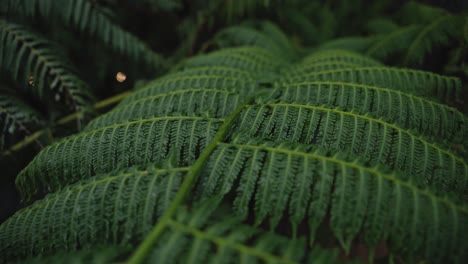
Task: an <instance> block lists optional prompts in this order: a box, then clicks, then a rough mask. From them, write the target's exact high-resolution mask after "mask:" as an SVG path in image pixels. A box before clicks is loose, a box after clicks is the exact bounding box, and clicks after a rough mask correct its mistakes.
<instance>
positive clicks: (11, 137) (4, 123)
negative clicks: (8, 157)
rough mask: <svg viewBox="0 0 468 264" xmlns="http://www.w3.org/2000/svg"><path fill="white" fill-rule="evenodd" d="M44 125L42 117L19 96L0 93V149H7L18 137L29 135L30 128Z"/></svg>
mask: <svg viewBox="0 0 468 264" xmlns="http://www.w3.org/2000/svg"><path fill="white" fill-rule="evenodd" d="M44 125H45V121H44V118H43V117H42V116H41V114H40V113H38V112H37V111H36V110H35V109H32V108H31V107H29V106H28V105H27V104H25V103H24V102H23V101H21V100H20V99H19V98H17V97H14V96H12V95H0V131H1V137H0V150H1V151H4V150H7V149H8V148H9V147H11V146H12V145H13V143H14V142H16V141H17V140H18V137H20V138H21V137H22V136H25V135H30V134H31V133H32V131H30V129H32V128H33V129H34V128H35V129H39V128H41V127H43V126H44Z"/></svg>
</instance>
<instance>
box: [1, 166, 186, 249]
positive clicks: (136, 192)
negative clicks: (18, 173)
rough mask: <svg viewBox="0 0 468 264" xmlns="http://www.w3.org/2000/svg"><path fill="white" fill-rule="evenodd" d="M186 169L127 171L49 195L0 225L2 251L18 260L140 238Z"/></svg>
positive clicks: (86, 180)
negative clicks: (19, 229)
mask: <svg viewBox="0 0 468 264" xmlns="http://www.w3.org/2000/svg"><path fill="white" fill-rule="evenodd" d="M186 171H187V168H173V169H158V168H154V167H148V168H147V169H145V170H141V169H140V170H136V169H128V170H124V171H120V172H117V173H110V174H105V175H98V176H94V177H91V178H89V179H85V180H82V181H80V182H78V183H76V184H73V185H70V186H68V187H66V188H64V189H63V190H61V191H59V192H56V193H54V194H50V195H47V196H46V197H45V198H44V199H42V200H40V201H38V202H35V203H34V204H32V205H31V206H29V207H27V208H25V209H23V210H20V211H18V212H17V213H16V214H15V215H14V216H13V217H12V218H10V219H9V220H8V221H6V222H5V223H3V224H2V225H1V227H0V234H2V235H1V236H0V253H1V255H2V256H3V257H4V258H16V257H19V256H33V255H37V254H47V253H51V252H56V251H60V250H75V249H78V248H80V247H81V246H82V245H89V244H92V245H96V244H98V245H106V244H112V245H126V244H128V243H130V242H131V241H133V240H135V239H141V238H143V237H144V236H145V234H147V233H148V232H149V231H150V230H151V227H152V225H153V224H154V223H155V221H156V219H157V217H158V216H160V215H161V214H162V213H163V212H164V210H165V208H166V207H167V206H168V205H169V203H170V202H171V200H172V198H173V196H174V194H175V193H176V192H177V189H178V188H179V186H180V182H181V180H182V179H183V175H184V174H185V173H186ZM20 226H23V227H22V228H21V231H20V232H18V230H17V228H18V227H20Z"/></svg>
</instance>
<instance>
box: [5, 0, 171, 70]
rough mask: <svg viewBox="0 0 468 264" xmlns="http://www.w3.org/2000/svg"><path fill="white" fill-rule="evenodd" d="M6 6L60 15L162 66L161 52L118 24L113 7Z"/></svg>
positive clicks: (13, 11) (49, 0)
mask: <svg viewBox="0 0 468 264" xmlns="http://www.w3.org/2000/svg"><path fill="white" fill-rule="evenodd" d="M2 2H5V3H3V5H4V6H3V8H4V9H6V11H7V12H8V14H9V15H10V16H27V17H33V18H34V17H38V16H39V17H43V18H49V17H51V18H54V19H55V18H58V19H60V21H61V22H62V23H65V24H67V25H69V26H72V27H74V28H75V29H77V30H78V31H80V32H81V33H83V34H91V35H93V36H95V37H96V38H98V39H100V40H101V41H103V42H104V43H105V44H106V46H107V47H111V48H112V49H114V50H115V51H117V52H120V53H122V54H127V55H129V56H131V57H132V58H134V59H136V60H141V61H146V62H147V63H148V64H149V65H154V66H160V65H161V63H162V59H161V57H160V55H158V54H156V53H154V52H153V51H151V49H150V48H148V47H147V45H146V44H145V43H144V42H142V41H140V40H139V39H138V38H136V37H135V36H133V35H132V34H130V33H128V32H126V31H125V30H123V29H122V28H120V27H119V26H117V25H115V24H114V23H113V22H112V21H111V20H110V19H109V17H110V16H112V15H111V14H110V10H108V9H104V8H102V7H100V6H99V4H98V3H96V1H90V0H65V1H54V0H2Z"/></svg>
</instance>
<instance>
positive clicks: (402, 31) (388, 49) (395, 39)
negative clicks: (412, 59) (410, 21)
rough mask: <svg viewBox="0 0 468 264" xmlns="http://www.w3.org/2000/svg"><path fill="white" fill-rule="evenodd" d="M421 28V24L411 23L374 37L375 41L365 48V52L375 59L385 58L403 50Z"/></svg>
mask: <svg viewBox="0 0 468 264" xmlns="http://www.w3.org/2000/svg"><path fill="white" fill-rule="evenodd" d="M421 29H422V26H419V25H411V26H408V27H403V28H399V29H397V30H395V31H392V32H390V33H387V34H384V35H381V36H379V37H376V41H375V42H374V43H372V45H370V46H369V47H368V48H367V50H366V52H365V53H366V55H368V56H371V57H374V58H377V59H385V58H387V57H388V56H389V55H391V54H394V53H397V52H405V51H406V49H407V48H408V43H411V41H413V40H414V38H415V36H416V34H417V33H418V32H419V31H421Z"/></svg>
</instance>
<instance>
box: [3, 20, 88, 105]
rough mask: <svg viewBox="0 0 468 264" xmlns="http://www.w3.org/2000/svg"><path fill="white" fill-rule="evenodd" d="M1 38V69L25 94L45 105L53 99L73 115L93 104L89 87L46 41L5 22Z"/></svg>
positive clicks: (62, 56)
mask: <svg viewBox="0 0 468 264" xmlns="http://www.w3.org/2000/svg"><path fill="white" fill-rule="evenodd" d="M0 34H1V35H0V36H1V43H0V49H1V50H2V53H1V56H0V67H1V69H3V70H5V71H9V72H10V74H11V75H12V76H13V79H15V80H17V81H18V82H19V83H20V84H21V85H22V86H23V87H25V88H27V90H26V91H25V93H30V94H33V96H36V97H38V98H39V99H40V100H41V101H42V102H44V103H47V102H48V100H50V99H49V98H51V97H52V98H54V100H55V101H60V102H62V103H63V104H65V105H67V106H70V107H71V108H72V110H73V111H79V110H83V109H84V108H86V107H87V106H88V105H89V104H90V103H91V102H92V100H93V96H92V94H91V92H90V91H89V90H90V89H89V87H88V85H87V84H86V83H85V82H84V81H82V80H81V79H80V78H79V77H77V76H76V75H75V74H74V70H73V69H72V68H71V67H69V64H68V63H67V62H66V60H65V59H64V55H63V54H60V53H59V52H58V49H57V48H56V47H54V46H52V44H51V43H49V42H48V41H47V40H45V39H43V38H41V37H40V36H38V35H36V34H34V33H32V32H29V31H28V30H26V29H25V28H24V27H22V26H19V25H15V24H11V23H8V22H5V21H0Z"/></svg>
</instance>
